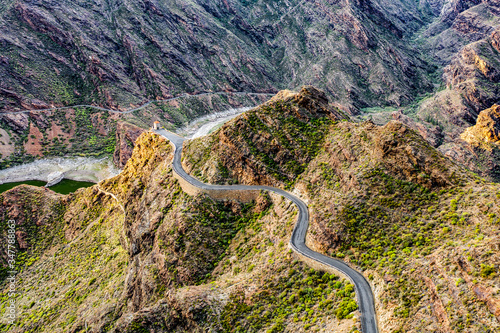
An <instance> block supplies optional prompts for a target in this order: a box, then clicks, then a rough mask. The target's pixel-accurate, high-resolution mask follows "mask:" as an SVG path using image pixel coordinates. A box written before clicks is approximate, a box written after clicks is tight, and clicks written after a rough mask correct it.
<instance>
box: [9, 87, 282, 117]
mask: <svg viewBox="0 0 500 333" xmlns="http://www.w3.org/2000/svg"><path fill="white" fill-rule="evenodd" d="M226 94H232V95H255V96H274V95H276V94H275V93H255V92H247V91H235V92H228V91H216V92H205V93H199V94H193V95H190V94H182V95H179V96H177V97H172V98H168V99H155V100H152V101H148V102H146V103H144V104H142V105H140V106H138V107H135V108H133V109H128V110H125V111H120V110H113V109H106V108H103V107H100V106H95V105H88V104H82V105H73V106H61V107H54V108H48V109H33V110H21V111H6V112H3V111H0V114H4V113H5V114H12V113H30V112H40V111H42V112H43V111H57V110H67V109H74V108H92V109H95V110H99V111H108V112H112V113H121V114H128V113H132V112H134V111H139V110H141V109H144V108H145V107H147V106H149V105H151V104H152V103H155V102H158V103H165V102H170V101H175V100H177V99H179V98H183V97H200V96H206V95H226Z"/></svg>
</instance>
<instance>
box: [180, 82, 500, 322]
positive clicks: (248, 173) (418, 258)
mask: <svg viewBox="0 0 500 333" xmlns="http://www.w3.org/2000/svg"><path fill="white" fill-rule="evenodd" d="M313 90H314V88H312V87H306V88H305V89H303V90H302V91H301V92H300V93H291V92H282V93H280V94H279V95H278V96H282V97H283V96H286V97H284V98H283V99H280V100H271V101H270V102H268V103H266V104H264V105H263V106H261V107H259V108H257V109H255V110H252V111H249V112H248V113H247V114H245V115H243V116H241V117H239V118H237V119H235V120H233V121H232V122H231V123H228V124H226V125H225V126H223V127H222V128H221V129H220V130H219V131H217V132H216V133H214V134H213V135H212V136H209V137H206V138H200V139H195V140H193V141H191V142H189V143H188V146H187V147H186V149H185V152H184V154H185V157H184V164H185V166H186V168H187V169H188V170H191V171H190V172H191V173H192V174H193V175H196V176H198V177H199V178H201V179H205V180H207V181H209V182H216V183H244V184H254V183H260V184H269V185H272V186H279V187H282V188H288V189H289V190H290V191H293V192H294V193H296V194H298V195H300V196H301V197H302V198H303V199H304V200H305V201H306V202H308V204H309V207H310V214H311V216H312V225H311V227H310V231H309V234H308V235H309V236H308V242H309V246H310V247H312V248H314V249H316V250H318V251H322V252H324V253H328V254H330V255H333V256H337V257H339V258H343V259H344V260H346V261H348V262H350V263H351V264H352V265H353V266H354V267H358V268H359V269H361V270H362V271H363V272H364V274H365V276H366V277H367V278H369V279H370V280H371V281H372V283H373V285H374V290H375V294H376V298H377V311H378V316H379V321H380V326H381V331H382V332H404V331H412V332H443V331H445V332H458V331H466V332H481V331H484V330H486V331H488V330H495V329H498V327H499V325H500V324H499V319H500V318H499V314H500V299H499V298H498V294H497V293H498V286H497V284H498V275H497V272H498V265H499V257H498V242H499V238H498V232H497V227H496V224H497V218H498V214H499V210H498V209H499V208H498V207H499V204H500V202H499V193H500V187H499V186H498V185H497V184H495V183H489V182H486V181H485V180H484V179H481V178H479V177H477V176H475V175H473V174H472V173H471V172H470V171H468V170H466V169H464V168H463V167H462V166H460V165H458V164H456V163H454V162H453V161H451V160H449V159H448V158H446V157H445V156H443V155H442V154H441V153H440V152H439V151H438V150H436V149H434V148H433V147H432V146H430V145H429V144H428V143H427V141H426V140H424V138H422V137H421V136H420V135H419V134H417V133H416V132H415V131H414V130H412V129H410V128H409V127H407V126H405V125H404V124H402V123H400V122H396V121H392V122H390V123H388V124H387V125H385V126H381V127H380V126H377V125H375V124H373V123H372V122H369V121H368V122H364V123H352V122H349V121H340V122H338V121H337V120H338V118H337V117H335V116H334V117H333V118H332V116H333V115H334V113H333V112H332V113H327V114H324V116H323V117H320V118H319V119H322V121H318V118H316V117H317V114H318V113H319V112H318V111H319V110H324V109H328V105H327V104H326V101H325V99H323V98H321V97H320V98H318V97H316V98H314V97H313V96H315V95H317V94H319V96H321V93H318V92H314V93H311V91H313ZM310 98H313V100H315V103H307V104H306V105H307V106H306V105H300V104H299V103H298V102H297V101H300V100H304V99H310ZM311 105H313V107H312V108H311ZM276 111H278V112H277V113H274V112H276ZM315 111H316V112H315ZM332 111H333V110H332ZM291 114H293V115H295V118H294V119H295V121H294V123H292V124H293V125H291V124H290V120H289V119H290V118H291V117H290V118H289V117H287V115H291ZM297 115H299V116H298V117H297ZM335 119H337V120H335ZM314 123H322V124H323V126H324V127H320V128H314V131H315V135H314V136H313V137H312V138H311V137H309V138H307V137H305V136H304V133H306V131H304V130H303V126H311V125H312V124H314ZM255 124H258V125H255ZM309 131H311V129H310V130H309ZM261 138H265V139H261ZM302 142H303V143H305V145H304V146H305V147H311V149H310V150H301V149H299V148H298V147H290V146H288V145H289V144H297V143H302ZM200 151H201V152H202V153H200ZM289 151H293V153H294V157H295V161H297V164H298V167H297V166H295V165H293V166H292V165H289V164H288V163H289V161H290V159H289V158H287V156H288V154H289Z"/></svg>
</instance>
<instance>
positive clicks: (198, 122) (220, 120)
mask: <svg viewBox="0 0 500 333" xmlns="http://www.w3.org/2000/svg"><path fill="white" fill-rule="evenodd" d="M250 109H252V108H237V109H230V110H227V111H222V112H216V113H212V114H209V115H206V116H203V117H199V118H196V119H194V120H192V121H191V122H189V124H188V125H186V126H184V127H181V128H179V129H178V130H177V131H176V133H177V134H179V135H181V136H183V137H185V138H188V139H196V138H199V137H201V136H205V135H208V134H210V133H211V132H212V131H214V130H216V129H217V128H219V127H220V126H222V125H223V124H224V123H226V122H227V121H229V120H231V119H233V118H235V117H236V116H238V115H240V114H242V113H243V112H246V111H248V110H250Z"/></svg>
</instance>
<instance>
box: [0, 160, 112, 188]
mask: <svg viewBox="0 0 500 333" xmlns="http://www.w3.org/2000/svg"><path fill="white" fill-rule="evenodd" d="M120 171H121V170H120V169H118V168H116V167H115V166H114V165H113V161H112V160H111V158H92V157H50V158H44V159H40V160H36V161H34V162H31V163H27V164H22V165H18V166H15V167H12V168H8V169H5V170H0V184H4V183H13V182H24V181H27V180H38V181H43V182H46V183H47V186H52V185H55V184H57V183H58V182H60V181H61V180H63V179H70V180H76V181H82V182H91V183H97V182H99V181H101V180H103V179H106V178H110V177H113V176H116V175H118V174H119V173H120Z"/></svg>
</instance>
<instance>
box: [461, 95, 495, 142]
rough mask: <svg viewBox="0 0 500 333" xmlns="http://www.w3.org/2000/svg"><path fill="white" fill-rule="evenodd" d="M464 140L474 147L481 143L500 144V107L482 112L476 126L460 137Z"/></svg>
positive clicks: (493, 107)
mask: <svg viewBox="0 0 500 333" xmlns="http://www.w3.org/2000/svg"><path fill="white" fill-rule="evenodd" d="M460 137H461V138H462V140H464V141H467V142H468V143H470V144H473V145H480V144H481V143H487V144H488V143H499V142H500V106H499V105H493V106H492V107H491V108H489V109H486V110H483V111H481V113H479V116H478V117H477V122H476V125H474V126H472V127H469V128H467V129H466V130H465V132H463V133H462V135H461V136H460Z"/></svg>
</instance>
